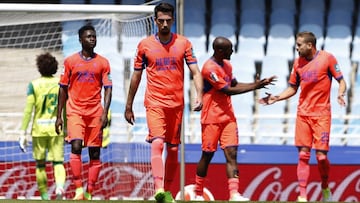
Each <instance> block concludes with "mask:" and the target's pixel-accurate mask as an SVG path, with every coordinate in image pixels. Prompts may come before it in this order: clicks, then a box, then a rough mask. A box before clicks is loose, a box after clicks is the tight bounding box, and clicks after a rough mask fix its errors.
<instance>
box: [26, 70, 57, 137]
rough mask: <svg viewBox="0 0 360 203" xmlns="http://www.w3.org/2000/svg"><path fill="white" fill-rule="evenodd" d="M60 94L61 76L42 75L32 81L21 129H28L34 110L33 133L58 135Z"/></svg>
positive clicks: (38, 135)
mask: <svg viewBox="0 0 360 203" xmlns="http://www.w3.org/2000/svg"><path fill="white" fill-rule="evenodd" d="M58 94H59V78H57V77H40V78H38V79H35V80H33V81H31V82H30V83H29V85H28V90H27V99H26V106H25V109H24V115H23V120H22V125H21V130H24V131H26V129H27V128H28V126H29V123H30V120H31V117H32V112H33V110H34V114H33V122H32V129H31V135H32V136H33V137H43V136H56V135H57V134H56V131H55V121H56V114H57V102H58Z"/></svg>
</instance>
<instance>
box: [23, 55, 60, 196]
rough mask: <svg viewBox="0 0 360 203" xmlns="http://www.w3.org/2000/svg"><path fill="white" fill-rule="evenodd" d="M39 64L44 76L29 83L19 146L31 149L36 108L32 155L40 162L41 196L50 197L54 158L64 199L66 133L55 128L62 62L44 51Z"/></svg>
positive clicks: (58, 193)
mask: <svg viewBox="0 0 360 203" xmlns="http://www.w3.org/2000/svg"><path fill="white" fill-rule="evenodd" d="M36 65H37V68H38V71H39V72H40V74H41V77H40V78H38V79H35V80H33V81H31V82H30V83H29V85H28V90H27V98H26V106H25V109H24V115H23V120H22V125H21V131H20V132H21V133H20V138H19V145H20V149H21V150H22V151H23V152H26V151H27V149H26V147H27V140H26V130H27V128H28V125H29V123H30V120H31V117H32V113H33V111H34V114H33V118H32V119H33V121H32V128H31V136H32V152H33V153H32V154H33V158H34V159H35V161H36V182H37V184H38V189H39V192H40V195H41V199H43V200H48V199H49V194H48V189H47V185H48V183H47V174H46V170H45V166H46V161H52V164H53V169H54V179H55V183H56V190H55V193H56V198H57V199H63V195H64V184H65V179H66V172H65V168H64V165H63V162H64V135H58V134H57V133H56V131H55V120H56V115H57V101H58V92H59V81H60V79H59V78H58V77H54V74H55V73H56V72H57V69H58V62H57V60H56V58H55V57H54V56H52V55H51V54H50V53H44V54H41V55H39V56H37V58H36ZM46 154H47V157H46ZM46 158H47V159H46Z"/></svg>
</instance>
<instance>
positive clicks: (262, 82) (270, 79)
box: [255, 74, 277, 89]
mask: <svg viewBox="0 0 360 203" xmlns="http://www.w3.org/2000/svg"><path fill="white" fill-rule="evenodd" d="M276 78H277V76H276V75H273V76H271V77H268V78H264V79H262V80H260V76H259V74H256V78H255V82H256V83H258V85H257V89H260V88H266V86H267V85H274V82H276V81H277V80H276Z"/></svg>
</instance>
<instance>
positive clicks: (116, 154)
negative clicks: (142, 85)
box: [0, 4, 155, 199]
mask: <svg viewBox="0 0 360 203" xmlns="http://www.w3.org/2000/svg"><path fill="white" fill-rule="evenodd" d="M153 12H154V5H138V6H137V5H79V4H69V5H68V4H0V54H1V55H2V60H1V66H0V71H1V72H2V73H3V74H2V81H1V82H0V83H1V85H2V88H1V90H0V95H1V98H2V99H1V101H0V183H1V188H2V189H1V190H0V199H1V198H6V199H12V198H25V199H30V198H35V199H37V198H39V194H38V192H37V187H36V181H35V172H34V169H35V163H34V161H33V158H32V154H31V150H28V152H27V153H22V152H21V151H20V149H19V147H18V143H17V138H18V135H17V131H18V129H19V127H20V124H21V119H22V111H23V108H24V106H25V101H26V87H27V84H28V83H29V82H30V81H31V80H32V79H35V78H37V77H39V76H40V74H39V73H38V71H37V68H36V65H35V59H36V56H37V55H39V54H41V53H43V52H50V53H51V54H53V55H54V56H55V57H56V58H57V60H58V62H59V70H58V73H57V75H59V74H60V72H61V66H62V63H63V60H64V58H65V57H66V56H68V55H69V54H71V53H75V52H77V51H80V49H81V47H80V43H79V41H78V36H77V31H78V29H79V28H80V27H81V26H82V25H85V24H88V23H91V24H92V25H93V26H94V27H95V29H96V31H97V40H98V43H97V46H96V48H95V52H97V53H99V54H101V55H103V56H105V57H107V58H108V59H109V62H110V65H111V68H112V74H113V85H114V88H113V102H112V106H111V108H112V112H113V116H112V126H111V129H110V134H111V140H112V142H111V143H110V145H109V146H108V147H107V148H104V149H102V152H101V153H102V157H101V159H102V160H103V170H102V171H101V172H100V175H99V176H100V179H99V183H98V184H97V188H96V190H95V193H94V198H95V199H128V198H130V199H138V198H139V199H148V198H151V197H152V195H153V192H154V191H153V190H154V187H153V183H152V177H151V173H150V163H149V162H148V158H149V157H148V155H149V144H147V143H145V141H144V139H145V137H143V140H142V141H136V140H132V139H133V137H132V134H131V133H129V132H130V131H131V130H132V129H131V128H129V127H128V125H127V124H126V123H125V120H124V118H123V115H122V113H123V108H124V102H125V98H126V80H128V72H129V71H130V67H129V66H130V63H131V60H130V58H126V57H124V56H125V55H129V54H126V53H125V51H130V52H131V51H133V50H135V49H136V45H137V42H138V41H136V40H140V37H144V36H146V35H149V34H153V33H155V28H154V23H153ZM132 40H134V41H132ZM134 54H135V53H133V54H132V56H131V59H132V57H133V56H134ZM129 57H130V56H129ZM137 97H140V98H141V95H137ZM142 106H143V105H142ZM29 131H30V130H28V132H29ZM28 140H29V141H30V144H31V137H30V136H29V135H28ZM29 147H31V146H29ZM69 153H70V150H69V146H68V145H66V146H65V159H68V157H69ZM83 157H84V159H83V160H84V169H85V170H84V173H85V172H86V168H87V167H88V165H87V160H88V157H87V150H86V149H85V150H83ZM65 162H66V163H65V165H66V168H67V174H68V175H69V176H68V178H67V182H66V186H65V187H66V195H65V196H66V198H67V199H71V198H72V197H73V192H74V188H73V186H72V184H71V176H70V174H71V172H70V170H69V165H68V163H67V161H65ZM46 167H47V168H46V169H47V171H48V172H49V174H48V175H49V176H48V178H49V183H50V184H49V185H48V187H49V190H48V192H49V196H50V197H51V198H54V190H55V185H54V183H53V174H52V173H53V172H52V169H51V163H48V164H47V166H46ZM83 175H84V177H86V174H83Z"/></svg>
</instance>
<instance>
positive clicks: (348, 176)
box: [0, 162, 360, 202]
mask: <svg viewBox="0 0 360 203" xmlns="http://www.w3.org/2000/svg"><path fill="white" fill-rule="evenodd" d="M66 168H67V173H68V178H67V182H66V188H65V189H66V191H67V192H66V198H67V199H71V198H72V197H73V192H74V188H73V186H72V183H71V176H70V170H69V166H68V165H66ZM86 169H87V164H84V171H87V170H86ZM47 170H48V171H49V176H48V177H49V180H50V184H49V194H53V193H54V190H55V184H54V183H53V175H52V170H51V164H48V166H47ZM239 170H240V192H242V193H243V195H244V196H246V197H249V198H250V199H251V200H253V201H295V200H296V198H297V195H298V189H297V180H296V179H297V178H296V165H294V164H288V165H286V164H276V165H275V164H243V165H239ZM330 170H331V171H330V188H331V190H332V193H333V201H346V202H359V201H360V168H359V167H358V166H356V165H332V166H331V169H330ZM195 171H196V164H194V163H192V164H186V174H185V176H186V181H185V183H186V184H187V185H188V184H193V183H194V179H195ZM34 174H35V164H34V162H23V163H19V162H17V163H13V162H12V163H7V162H1V163H0V185H1V189H0V196H2V197H5V198H20V197H23V198H32V197H34V196H35V197H38V196H39V194H38V192H37V185H36V180H35V175H34ZM83 175H84V179H86V177H87V174H83ZM177 177H179V176H177ZM179 182H180V180H179V178H177V179H176V180H175V181H174V184H173V188H172V192H173V194H174V195H175V194H176V193H177V192H178V191H179ZM205 186H206V188H207V189H208V190H209V191H210V192H211V194H212V195H213V196H214V198H215V199H216V200H227V199H228V198H229V197H228V190H227V178H226V173H225V165H224V164H211V165H210V167H209V171H208V176H207V179H206V182H205ZM153 189H154V187H153V180H152V177H151V173H150V165H149V164H131V163H104V164H103V168H102V171H101V173H100V177H99V182H98V184H97V185H96V191H95V193H94V197H96V198H97V199H124V198H144V199H148V198H151V197H152V195H153ZM308 191H309V192H308V194H309V196H308V200H309V201H320V200H321V188H320V177H319V174H318V171H317V166H316V165H312V166H311V174H310V180H309V186H308ZM52 198H54V196H53V195H52Z"/></svg>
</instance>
